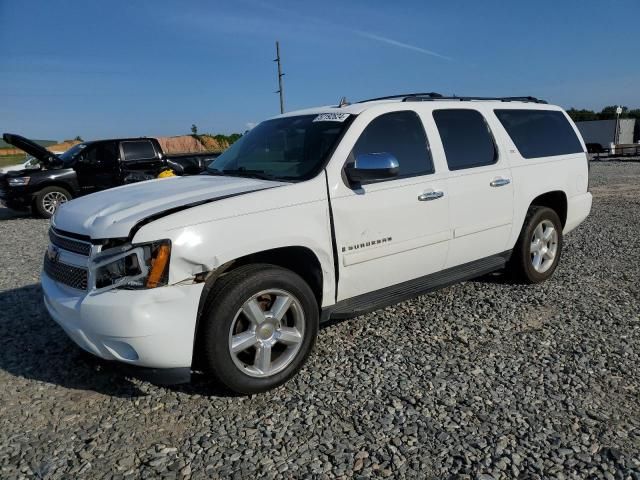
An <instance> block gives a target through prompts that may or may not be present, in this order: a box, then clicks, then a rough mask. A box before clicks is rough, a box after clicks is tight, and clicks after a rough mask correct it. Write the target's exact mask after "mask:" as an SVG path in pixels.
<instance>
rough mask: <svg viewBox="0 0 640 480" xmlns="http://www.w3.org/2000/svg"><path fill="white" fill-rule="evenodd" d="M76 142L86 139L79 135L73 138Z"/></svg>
mask: <svg viewBox="0 0 640 480" xmlns="http://www.w3.org/2000/svg"><path fill="white" fill-rule="evenodd" d="M73 140H74V141H76V142H84V140H83V139H82V137H81V136H80V135H78V136H77V137H76V138H74V139H73Z"/></svg>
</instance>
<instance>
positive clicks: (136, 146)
mask: <svg viewBox="0 0 640 480" xmlns="http://www.w3.org/2000/svg"><path fill="white" fill-rule="evenodd" d="M122 152H123V153H124V159H125V160H126V161H131V160H149V159H152V158H155V157H156V151H155V150H154V148H153V145H152V144H151V142H150V141H149V140H140V141H132V142H122Z"/></svg>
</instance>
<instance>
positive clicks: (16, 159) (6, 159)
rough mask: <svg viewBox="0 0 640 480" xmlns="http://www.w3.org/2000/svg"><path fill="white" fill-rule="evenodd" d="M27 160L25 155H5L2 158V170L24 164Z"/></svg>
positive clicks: (0, 164)
mask: <svg viewBox="0 0 640 480" xmlns="http://www.w3.org/2000/svg"><path fill="white" fill-rule="evenodd" d="M26 159H27V156H26V155H25V154H22V155H3V156H0V168H2V167H6V166H7V165H15V164H16V163H23V162H24V161H25V160H26Z"/></svg>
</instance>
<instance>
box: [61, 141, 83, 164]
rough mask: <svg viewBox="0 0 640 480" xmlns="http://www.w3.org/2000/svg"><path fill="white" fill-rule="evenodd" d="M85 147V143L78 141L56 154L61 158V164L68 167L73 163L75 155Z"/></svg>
mask: <svg viewBox="0 0 640 480" xmlns="http://www.w3.org/2000/svg"><path fill="white" fill-rule="evenodd" d="M85 148H87V144H86V143H79V144H77V145H74V146H73V147H71V148H70V149H69V150H67V151H66V152H64V153H61V154H60V155H58V158H59V159H60V160H62V164H63V165H64V166H65V167H70V166H71V165H72V164H73V163H74V161H75V158H76V156H77V155H78V154H79V153H80V152H81V151H83V150H84V149H85Z"/></svg>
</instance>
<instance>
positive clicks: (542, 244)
mask: <svg viewBox="0 0 640 480" xmlns="http://www.w3.org/2000/svg"><path fill="white" fill-rule="evenodd" d="M540 228H541V230H540ZM550 228H553V231H551V230H549V229H550ZM541 233H542V235H541ZM547 239H548V240H547ZM562 243H563V240H562V222H561V221H560V217H558V214H557V213H556V212H555V210H552V209H550V208H547V207H536V206H531V207H529V211H528V212H527V215H526V217H525V220H524V225H523V227H522V231H521V232H520V237H519V238H518V242H517V243H516V246H515V248H514V251H513V255H512V256H511V259H510V261H509V265H508V270H509V272H510V273H511V275H512V277H513V278H514V279H515V280H517V281H520V282H523V283H530V284H531V283H540V282H544V281H545V280H547V279H548V278H549V277H551V275H553V272H555V270H556V268H557V266H558V262H559V261H560V256H561V254H562ZM536 245H538V246H536Z"/></svg>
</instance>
